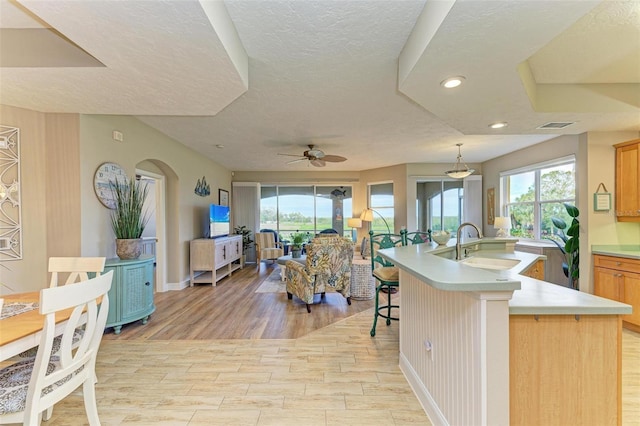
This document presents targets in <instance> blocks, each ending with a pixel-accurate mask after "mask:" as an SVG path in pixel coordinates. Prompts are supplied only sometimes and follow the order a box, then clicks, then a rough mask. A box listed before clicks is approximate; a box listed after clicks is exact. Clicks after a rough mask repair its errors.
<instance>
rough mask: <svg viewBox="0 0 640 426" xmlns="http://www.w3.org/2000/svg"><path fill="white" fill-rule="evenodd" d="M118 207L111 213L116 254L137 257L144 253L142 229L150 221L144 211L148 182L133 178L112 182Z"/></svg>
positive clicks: (126, 257) (123, 256)
mask: <svg viewBox="0 0 640 426" xmlns="http://www.w3.org/2000/svg"><path fill="white" fill-rule="evenodd" d="M111 190H112V191H113V195H114V198H115V200H116V208H115V210H114V211H113V212H112V213H111V226H112V228H113V233H114V234H115V236H116V254H117V255H118V257H119V258H120V259H137V258H138V257H140V254H142V238H141V236H142V231H144V227H145V226H146V225H147V222H148V221H149V214H148V213H147V212H146V211H143V207H144V201H145V200H146V199H147V194H148V191H149V190H148V188H147V184H146V182H144V183H143V182H141V181H138V180H135V179H134V178H131V179H130V180H129V181H128V182H127V181H124V182H119V181H118V180H117V179H116V181H115V182H111Z"/></svg>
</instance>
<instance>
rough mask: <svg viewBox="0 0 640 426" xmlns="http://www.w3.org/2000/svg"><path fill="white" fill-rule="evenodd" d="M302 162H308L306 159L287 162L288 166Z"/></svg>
mask: <svg viewBox="0 0 640 426" xmlns="http://www.w3.org/2000/svg"><path fill="white" fill-rule="evenodd" d="M301 161H307V159H306V158H298V159H297V160H291V161H287V164H293V163H299V162H301Z"/></svg>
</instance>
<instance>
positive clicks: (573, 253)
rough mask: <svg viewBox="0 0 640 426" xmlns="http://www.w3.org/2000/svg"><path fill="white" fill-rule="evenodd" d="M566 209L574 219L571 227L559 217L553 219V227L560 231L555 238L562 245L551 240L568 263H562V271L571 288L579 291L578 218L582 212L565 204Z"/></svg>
mask: <svg viewBox="0 0 640 426" xmlns="http://www.w3.org/2000/svg"><path fill="white" fill-rule="evenodd" d="M564 208H565V210H566V211H567V214H568V215H569V217H571V218H572V220H571V225H569V226H568V229H567V223H566V222H565V221H564V220H562V219H561V218H558V217H552V218H551V222H553V225H554V226H555V227H556V228H558V230H559V231H560V232H559V233H558V234H555V236H557V237H558V238H560V239H561V240H562V243H560V242H558V241H557V240H555V239H553V238H549V239H550V240H551V241H553V242H554V243H555V244H556V245H557V246H558V248H559V249H560V250H561V251H562V254H564V256H565V259H566V262H563V263H562V270H563V271H564V275H565V276H566V277H567V278H568V279H569V285H570V286H571V288H573V289H574V290H578V289H579V288H578V279H579V278H580V221H578V216H579V215H580V211H579V210H578V208H577V207H576V206H574V205H571V204H569V203H564ZM565 229H567V232H566V233H565V231H564V230H565Z"/></svg>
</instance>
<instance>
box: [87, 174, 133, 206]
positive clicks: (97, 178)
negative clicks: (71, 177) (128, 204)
mask: <svg viewBox="0 0 640 426" xmlns="http://www.w3.org/2000/svg"><path fill="white" fill-rule="evenodd" d="M116 180H117V181H118V182H122V183H124V182H128V181H129V178H128V177H127V173H126V172H125V171H124V170H123V169H122V167H121V166H120V164H117V163H102V164H101V165H100V167H98V169H97V170H96V174H95V175H94V176H93V189H94V190H95V191H96V195H97V196H98V199H99V200H100V202H101V203H102V204H103V205H104V206H105V207H107V208H110V209H112V210H114V209H115V208H116V200H115V197H114V195H113V191H112V190H111V184H110V182H113V183H115V182H116Z"/></svg>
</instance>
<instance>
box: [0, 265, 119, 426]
mask: <svg viewBox="0 0 640 426" xmlns="http://www.w3.org/2000/svg"><path fill="white" fill-rule="evenodd" d="M112 278H113V271H109V272H108V273H106V274H104V275H101V276H98V277H95V278H92V279H89V280H86V281H81V282H79V283H74V284H67V285H65V286H61V287H53V288H47V289H43V290H41V291H40V314H41V315H44V326H43V330H42V335H41V338H40V343H39V346H38V352H37V355H36V357H35V358H29V359H26V360H23V361H19V362H17V363H15V364H12V365H10V366H8V367H6V368H3V369H2V370H0V423H23V424H25V425H38V424H40V421H41V418H42V413H43V412H44V411H46V410H47V409H49V408H50V407H53V405H54V404H56V403H57V402H59V401H60V400H62V399H63V398H65V397H66V396H67V395H69V394H71V393H72V392H74V391H75V390H76V389H77V388H78V387H80V386H82V391H83V397H84V406H85V411H86V414H87V418H88V420H89V424H90V425H99V424H100V420H99V418H98V408H97V404H96V394H95V366H96V358H97V354H98V348H99V347H100V342H101V340H102V335H103V332H104V327H105V325H106V323H107V315H108V312H109V295H108V292H109V289H110V288H111V281H112ZM65 309H73V313H72V315H71V317H70V318H69V320H68V321H67V323H66V324H65V325H64V331H63V333H62V339H61V346H60V350H59V351H58V352H57V353H56V354H55V355H53V354H52V351H51V349H52V347H53V340H54V338H55V337H56V336H55V334H56V330H55V329H56V312H59V311H62V310H65ZM81 324H84V326H85V332H84V334H83V335H82V337H81V339H80V342H79V344H78V345H77V346H76V347H75V348H74V345H73V335H74V332H75V329H76V328H77V327H78V326H79V325H81Z"/></svg>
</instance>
